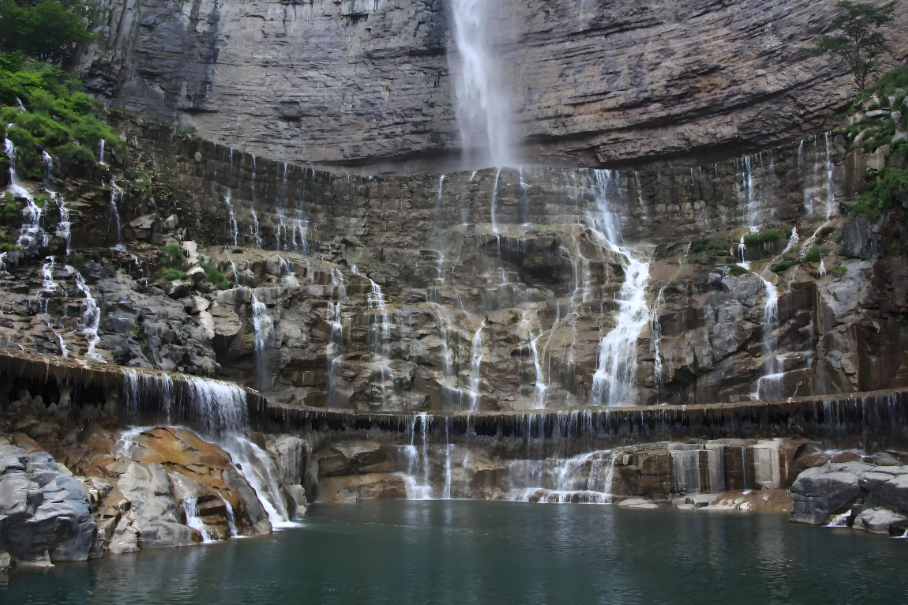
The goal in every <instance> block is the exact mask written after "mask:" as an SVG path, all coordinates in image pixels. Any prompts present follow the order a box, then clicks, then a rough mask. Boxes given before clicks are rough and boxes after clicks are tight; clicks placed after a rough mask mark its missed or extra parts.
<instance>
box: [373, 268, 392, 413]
mask: <svg viewBox="0 0 908 605" xmlns="http://www.w3.org/2000/svg"><path fill="white" fill-rule="evenodd" d="M369 283H370V284H372V289H371V291H370V293H369V294H367V295H366V302H367V303H368V305H369V308H370V309H372V311H373V312H377V313H373V316H372V322H371V324H370V326H369V336H368V347H369V355H370V357H371V358H372V364H373V366H374V367H373V370H372V378H371V380H372V385H373V389H374V385H375V381H376V380H378V382H379V389H380V392H381V395H380V405H384V404H385V403H386V401H387V397H388V383H389V382H390V383H391V389H392V390H393V389H394V374H393V373H392V371H391V365H390V363H389V362H390V357H391V323H390V322H389V321H388V308H387V307H386V306H385V296H384V294H383V293H382V290H381V286H379V285H378V284H377V283H375V282H374V281H372V280H371V279H370V280H369ZM370 395H371V397H372V399H373V401H374V400H375V394H374V393H370Z"/></svg>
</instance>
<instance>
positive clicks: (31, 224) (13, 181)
mask: <svg viewBox="0 0 908 605" xmlns="http://www.w3.org/2000/svg"><path fill="white" fill-rule="evenodd" d="M6 155H7V157H9V186H8V187H7V191H9V192H10V193H12V194H13V195H14V196H17V197H21V198H25V201H26V207H25V209H24V210H23V212H22V213H23V218H24V220H23V221H22V228H21V229H20V231H19V238H18V240H17V241H16V245H17V246H21V247H23V248H31V247H32V246H34V245H37V243H38V236H39V235H43V238H42V245H43V246H47V234H46V233H44V231H43V229H42V228H41V208H39V207H38V205H37V204H35V198H34V197H33V196H32V194H31V193H29V192H28V190H27V189H25V188H24V187H23V186H22V185H21V184H19V176H18V175H17V174H16V146H15V145H14V144H13V142H12V141H10V140H9V139H6Z"/></svg>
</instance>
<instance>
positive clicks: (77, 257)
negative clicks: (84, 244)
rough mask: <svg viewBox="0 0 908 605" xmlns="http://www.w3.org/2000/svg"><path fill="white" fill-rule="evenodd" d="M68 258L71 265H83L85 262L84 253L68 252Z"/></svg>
mask: <svg viewBox="0 0 908 605" xmlns="http://www.w3.org/2000/svg"><path fill="white" fill-rule="evenodd" d="M68 260H69V262H70V263H71V264H73V265H84V264H85V255H84V254H70V255H69V257H68Z"/></svg>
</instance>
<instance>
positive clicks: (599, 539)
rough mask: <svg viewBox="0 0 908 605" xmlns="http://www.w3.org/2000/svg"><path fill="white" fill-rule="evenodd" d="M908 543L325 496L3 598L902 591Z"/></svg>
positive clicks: (496, 599)
mask: <svg viewBox="0 0 908 605" xmlns="http://www.w3.org/2000/svg"><path fill="white" fill-rule="evenodd" d="M906 545H908V542H906V541H903V540H890V539H881V538H873V537H869V536H865V535H854V534H852V533H851V532H850V531H848V530H828V529H818V528H813V527H802V526H794V525H790V524H788V523H787V521H786V520H785V519H784V518H782V517H777V516H774V515H756V514H755V515H725V514H707V513H702V512H700V513H679V512H677V511H667V510H665V511H662V510H660V511H625V510H620V509H617V508H615V507H609V506H582V505H562V506H533V505H525V504H512V503H484V502H461V501H448V502H441V501H435V502H383V503H366V504H357V505H353V506H342V505H341V506H313V507H312V508H311V509H310V515H309V516H308V517H307V519H306V521H305V522H304V523H303V524H302V525H301V526H300V527H299V528H296V529H290V530H287V531H284V532H281V533H278V534H275V535H273V536H270V537H265V538H254V539H246V540H235V541H231V542H228V543H219V544H212V545H209V546H203V547H196V548H184V549H175V550H159V551H144V552H140V553H137V554H134V555H121V556H116V557H114V556H111V557H107V558H105V559H103V560H101V561H92V562H89V563H84V564H62V565H59V566H58V567H56V568H55V569H53V570H49V571H46V572H36V571H17V572H15V573H13V574H12V577H11V581H10V586H9V588H8V589H7V590H6V591H5V592H3V593H2V598H0V600H2V602H3V603H4V604H6V603H26V602H27V603H34V604H41V603H53V604H68V603H93V604H94V603H100V604H105V603H129V604H130V605H132V604H141V603H154V604H156V605H160V604H164V603H201V604H205V603H218V604H228V605H229V604H234V603H236V604H240V603H253V602H255V603H269V604H284V603H287V604H290V603H293V604H298V603H319V604H322V603H324V604H344V605H347V604H350V603H369V604H370V605H373V604H382V603H389V604H390V603H394V604H400V603H451V604H460V603H496V604H501V603H570V602H577V603H589V602H597V603H698V604H699V603H701V602H703V601H704V600H706V601H710V600H713V599H717V598H720V597H721V599H722V600H723V601H727V602H731V603H736V604H738V603H760V604H764V603H830V602H857V601H858V600H860V601H861V602H905V601H906V597H908V589H906V588H905V587H904V584H903V582H901V580H900V576H899V574H900V569H901V567H902V566H903V561H904V548H905V547H906ZM708 595H714V596H713V597H709V596H708Z"/></svg>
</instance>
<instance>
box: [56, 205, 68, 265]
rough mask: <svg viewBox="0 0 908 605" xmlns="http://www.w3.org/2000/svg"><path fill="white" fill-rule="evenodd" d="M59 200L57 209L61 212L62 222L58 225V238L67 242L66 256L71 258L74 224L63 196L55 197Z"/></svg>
mask: <svg viewBox="0 0 908 605" xmlns="http://www.w3.org/2000/svg"><path fill="white" fill-rule="evenodd" d="M54 197H55V199H56V200H57V207H58V208H59V210H60V222H59V223H57V237H62V238H63V240H64V241H65V242H66V256H69V242H70V240H71V239H72V234H71V232H70V231H71V228H72V222H71V219H70V218H69V209H68V208H67V207H66V204H65V203H64V201H63V196H62V195H60V196H59V197H57V196H54Z"/></svg>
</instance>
